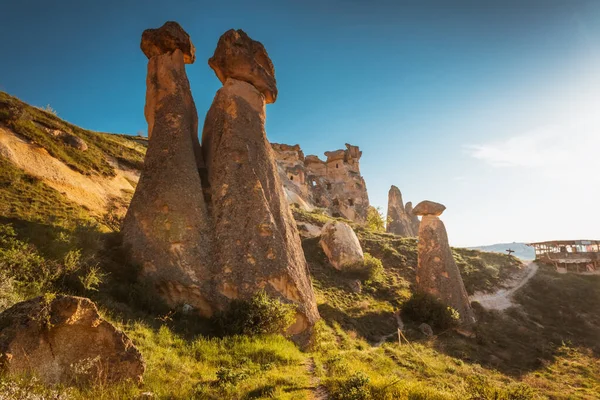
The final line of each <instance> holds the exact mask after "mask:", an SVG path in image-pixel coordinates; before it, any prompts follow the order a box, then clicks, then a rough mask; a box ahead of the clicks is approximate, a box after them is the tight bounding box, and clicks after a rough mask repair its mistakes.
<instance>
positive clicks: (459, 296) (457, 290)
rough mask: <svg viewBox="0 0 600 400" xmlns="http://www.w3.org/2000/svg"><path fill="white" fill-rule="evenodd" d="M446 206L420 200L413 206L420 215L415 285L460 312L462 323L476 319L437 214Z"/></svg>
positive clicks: (443, 227) (442, 224) (414, 210)
mask: <svg viewBox="0 0 600 400" xmlns="http://www.w3.org/2000/svg"><path fill="white" fill-rule="evenodd" d="M445 209H446V207H445V206H444V205H442V204H439V203H434V202H432V201H423V202H421V203H419V204H417V206H416V207H415V208H414V209H413V213H414V214H415V215H421V216H422V217H423V218H422V219H421V226H420V228H419V244H418V259H419V261H418V267H417V289H418V290H420V291H423V292H426V293H429V294H431V295H433V296H435V297H437V298H438V299H440V300H441V301H443V302H444V303H445V304H447V305H449V306H450V307H452V308H454V309H455V310H456V311H458V313H459V314H460V321H461V323H462V324H463V325H469V324H472V323H474V322H475V316H474V314H473V310H472V309H471V304H470V302H469V297H468V295H467V291H466V289H465V285H464V283H463V280H462V277H461V275H460V271H459V270H458V266H457V265H456V262H455V261H454V258H453V256H452V250H451V249H450V244H449V243H448V234H447V233H446V227H445V226H444V223H443V222H442V221H441V220H440V219H439V216H440V215H441V214H442V213H443V212H444V210H445Z"/></svg>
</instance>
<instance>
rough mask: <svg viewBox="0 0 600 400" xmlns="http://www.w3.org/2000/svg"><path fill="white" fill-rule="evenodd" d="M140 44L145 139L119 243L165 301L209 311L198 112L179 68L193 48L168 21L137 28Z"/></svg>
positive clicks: (187, 61)
mask: <svg viewBox="0 0 600 400" xmlns="http://www.w3.org/2000/svg"><path fill="white" fill-rule="evenodd" d="M141 48H142V51H143V52H144V54H145V55H146V56H147V57H148V59H149V60H148V75H147V79H146V106H145V109H144V114H145V116H146V120H147V121H148V136H149V138H150V140H149V144H148V151H147V153H146V158H145V160H144V167H143V169H142V174H141V176H140V180H139V183H138V185H137V188H136V191H135V194H134V196H133V199H132V201H131V205H130V206H129V210H128V211H127V215H126V217H125V220H124V223H123V229H122V233H123V243H124V245H125V246H126V247H128V248H129V249H130V254H131V258H132V260H133V261H134V262H136V263H138V264H140V266H141V273H142V275H143V276H144V277H145V278H146V279H148V280H149V281H151V282H152V283H153V284H154V285H155V286H156V289H157V290H158V292H159V293H160V295H161V296H162V297H163V299H164V300H165V301H166V302H167V303H168V304H169V305H171V306H175V305H177V304H180V303H186V304H189V305H191V306H193V307H195V308H197V309H198V311H199V312H200V313H201V314H204V315H206V316H209V315H211V314H212V311H213V310H212V308H211V307H210V306H209V304H208V302H207V297H208V296H207V291H208V290H209V288H208V287H201V286H202V285H201V284H200V282H207V280H206V279H207V278H209V277H210V275H211V274H210V266H211V256H212V243H211V239H210V233H211V232H210V224H209V221H208V216H207V211H206V206H205V204H204V200H203V196H202V185H201V182H200V176H199V173H198V163H199V161H201V155H202V154H201V150H200V144H199V141H198V131H197V128H198V116H197V113H196V106H195V105H194V100H193V99H192V94H191V91H190V85H189V82H188V79H187V75H186V72H185V64H191V63H193V62H194V59H195V56H194V45H193V44H192V42H191V40H190V37H189V35H188V34H187V33H186V32H185V31H184V30H183V29H182V28H181V26H179V25H178V24H177V23H176V22H167V23H166V24H164V25H163V26H162V27H161V28H159V29H148V30H146V31H144V33H143V35H142V43H141ZM205 286H209V285H208V283H206V284H205Z"/></svg>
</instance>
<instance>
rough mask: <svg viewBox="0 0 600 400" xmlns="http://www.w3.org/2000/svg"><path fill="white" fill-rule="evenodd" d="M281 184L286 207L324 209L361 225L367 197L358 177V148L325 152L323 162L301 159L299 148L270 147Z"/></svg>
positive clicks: (365, 188)
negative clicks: (325, 157) (325, 158)
mask: <svg viewBox="0 0 600 400" xmlns="http://www.w3.org/2000/svg"><path fill="white" fill-rule="evenodd" d="M272 146H273V150H275V158H276V160H277V165H278V168H279V171H280V176H281V180H282V181H283V185H284V187H285V189H286V191H288V192H293V193H295V194H296V195H297V196H290V195H288V199H291V202H290V204H297V205H298V206H300V207H302V208H305V209H310V208H315V207H319V208H324V209H326V210H327V211H328V212H329V214H331V215H333V216H338V217H344V218H347V219H349V220H352V221H356V222H364V221H365V220H366V218H367V212H368V209H369V196H368V194H367V187H366V185H365V181H364V179H363V177H362V176H361V175H360V167H359V162H358V161H359V159H360V157H361V155H362V152H361V151H360V150H359V148H358V146H352V145H350V144H346V150H335V151H328V152H326V153H325V155H326V156H327V161H322V160H320V159H319V157H317V156H315V155H309V156H306V157H304V154H303V153H302V150H301V149H300V146H298V145H294V146H289V145H285V144H283V145H282V144H278V143H273V144H272Z"/></svg>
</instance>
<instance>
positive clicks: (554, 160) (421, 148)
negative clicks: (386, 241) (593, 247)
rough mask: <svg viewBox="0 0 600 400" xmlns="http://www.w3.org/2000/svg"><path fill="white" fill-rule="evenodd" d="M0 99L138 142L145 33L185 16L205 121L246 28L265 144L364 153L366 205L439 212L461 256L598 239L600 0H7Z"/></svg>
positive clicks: (1, 15) (1, 11) (1, 23)
mask: <svg viewBox="0 0 600 400" xmlns="http://www.w3.org/2000/svg"><path fill="white" fill-rule="evenodd" d="M2 3H3V4H2V6H1V7H0V38H2V39H1V40H0V57H1V59H0V90H3V91H6V92H8V93H10V94H13V95H16V96H17V97H19V98H21V99H22V100H24V101H27V102H29V103H31V104H34V105H40V106H42V105H46V104H50V105H51V106H52V107H53V108H54V109H56V110H57V112H58V114H59V116H61V117H62V118H64V119H66V120H68V121H70V122H73V123H75V124H78V125H80V126H82V127H85V128H88V129H93V130H98V131H106V132H119V133H130V134H135V133H137V132H139V131H144V132H145V131H146V122H145V120H144V116H143V106H144V96H145V74H146V63H147V60H146V58H145V56H144V55H143V53H142V52H141V50H140V49H139V42H140V37H141V33H142V31H143V30H144V29H146V28H154V27H159V26H160V25H162V24H163V23H164V22H165V21H167V20H175V21H178V22H179V23H180V24H181V25H182V26H183V28H184V29H185V30H187V32H188V33H189V34H190V35H191V37H192V41H193V42H194V44H195V46H196V57H197V60H196V63H195V64H193V65H189V66H188V67H187V72H188V77H189V79H190V83H191V86H192V91H193V94H194V98H195V101H196V106H197V108H198V112H199V118H200V121H203V119H204V115H205V113H206V111H207V110H208V108H209V107H210V103H211V101H212V98H213V96H214V94H215V92H216V90H218V88H219V87H220V83H219V81H218V79H217V78H216V76H215V75H214V73H213V72H212V70H211V69H210V68H209V67H208V65H207V63H206V60H207V59H208V58H209V57H210V56H211V55H212V53H213V51H214V48H215V46H216V43H217V40H218V38H219V36H220V35H221V34H222V33H223V32H225V31H226V30H228V29H230V28H236V29H240V28H241V29H244V30H245V31H246V32H247V33H248V34H249V35H250V37H252V38H253V39H256V40H259V41H261V42H262V43H263V44H264V45H265V47H266V49H267V51H268V52H269V55H270V56H271V58H272V60H273V62H274V64H275V69H276V76H277V82H278V87H279V97H278V99H277V103H275V104H272V105H269V106H268V110H267V134H268V136H269V139H270V140H271V141H274V142H281V143H289V144H293V143H299V144H300V145H301V146H302V148H303V149H304V151H305V154H318V155H320V156H322V153H323V152H324V151H326V150H334V149H338V148H343V147H344V143H346V142H347V143H351V144H355V145H359V146H360V147H361V149H362V150H363V158H362V159H361V170H362V172H363V175H364V177H365V179H366V182H367V187H368V190H369V197H370V199H371V202H372V203H373V204H374V205H376V206H381V207H382V209H384V210H385V209H386V207H387V204H386V203H387V191H388V189H389V187H390V185H392V184H394V185H396V186H398V187H399V188H400V189H401V191H402V193H403V195H404V198H405V201H408V200H412V201H413V202H415V203H416V202H418V201H420V200H424V199H428V200H433V201H438V202H441V203H444V204H445V205H446V206H447V207H448V209H447V211H446V212H445V213H444V214H443V216H442V219H443V220H444V221H445V223H446V227H447V229H448V233H449V237H450V241H451V243H452V244H454V245H465V246H466V245H479V244H490V243H495V242H504V241H538V240H549V239H571V238H572V239H577V238H581V239H585V238H593V239H600V213H598V207H599V206H600V1H596V0H589V1H585V0H564V1H558V0H523V1H521V0H518V1H517V0H499V1H494V0H485V1H482V0H472V1H466V0H465V1H462V0H453V1H450V0H439V1H427V0H425V1H399V0H396V1H377V0H375V1H359V0H347V1H341V0H340V1H326V0H321V1H314V0H307V1H272V2H267V1H254V0H253V1H247V0H246V1H239V2H238V1H233V0H229V1H224V2H219V1H214V0H212V1H210V2H204V1H191V0H188V1H153V0H143V1H142V0H138V1H135V0H129V1H114V0H104V1H91V0H90V1H83V0H77V1H61V0H56V1H47V0H45V1H32V0H22V1H3V2H2Z"/></svg>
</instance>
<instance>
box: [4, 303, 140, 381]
mask: <svg viewBox="0 0 600 400" xmlns="http://www.w3.org/2000/svg"><path fill="white" fill-rule="evenodd" d="M78 367H79V368H78ZM144 370H145V364H144V360H143V359H142V355H141V354H140V352H139V351H138V350H137V348H136V347H135V346H134V345H133V343H132V342H131V340H130V339H129V338H128V337H127V336H126V335H125V334H124V333H123V332H122V331H120V330H118V329H117V328H115V327H114V326H113V325H111V324H110V323H109V322H107V321H105V320H103V319H102V318H100V315H99V314H98V310H97V308H96V306H95V305H94V303H93V302H92V301H91V300H90V299H86V298H83V297H73V296H57V297H55V298H45V297H38V298H35V299H32V300H28V301H24V302H21V303H18V304H15V305H14V306H12V307H11V308H9V309H7V310H5V311H4V312H3V313H2V314H0V373H8V374H15V375H22V374H27V373H33V374H34V375H36V376H37V377H39V378H40V379H41V380H42V381H43V382H45V383H47V384H57V383H62V384H70V383H74V382H77V383H81V382H90V381H96V380H97V379H98V378H102V379H105V380H106V381H107V382H111V383H112V382H118V381H126V380H131V381H133V382H136V383H139V382H141V381H142V375H143V373H144Z"/></svg>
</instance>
